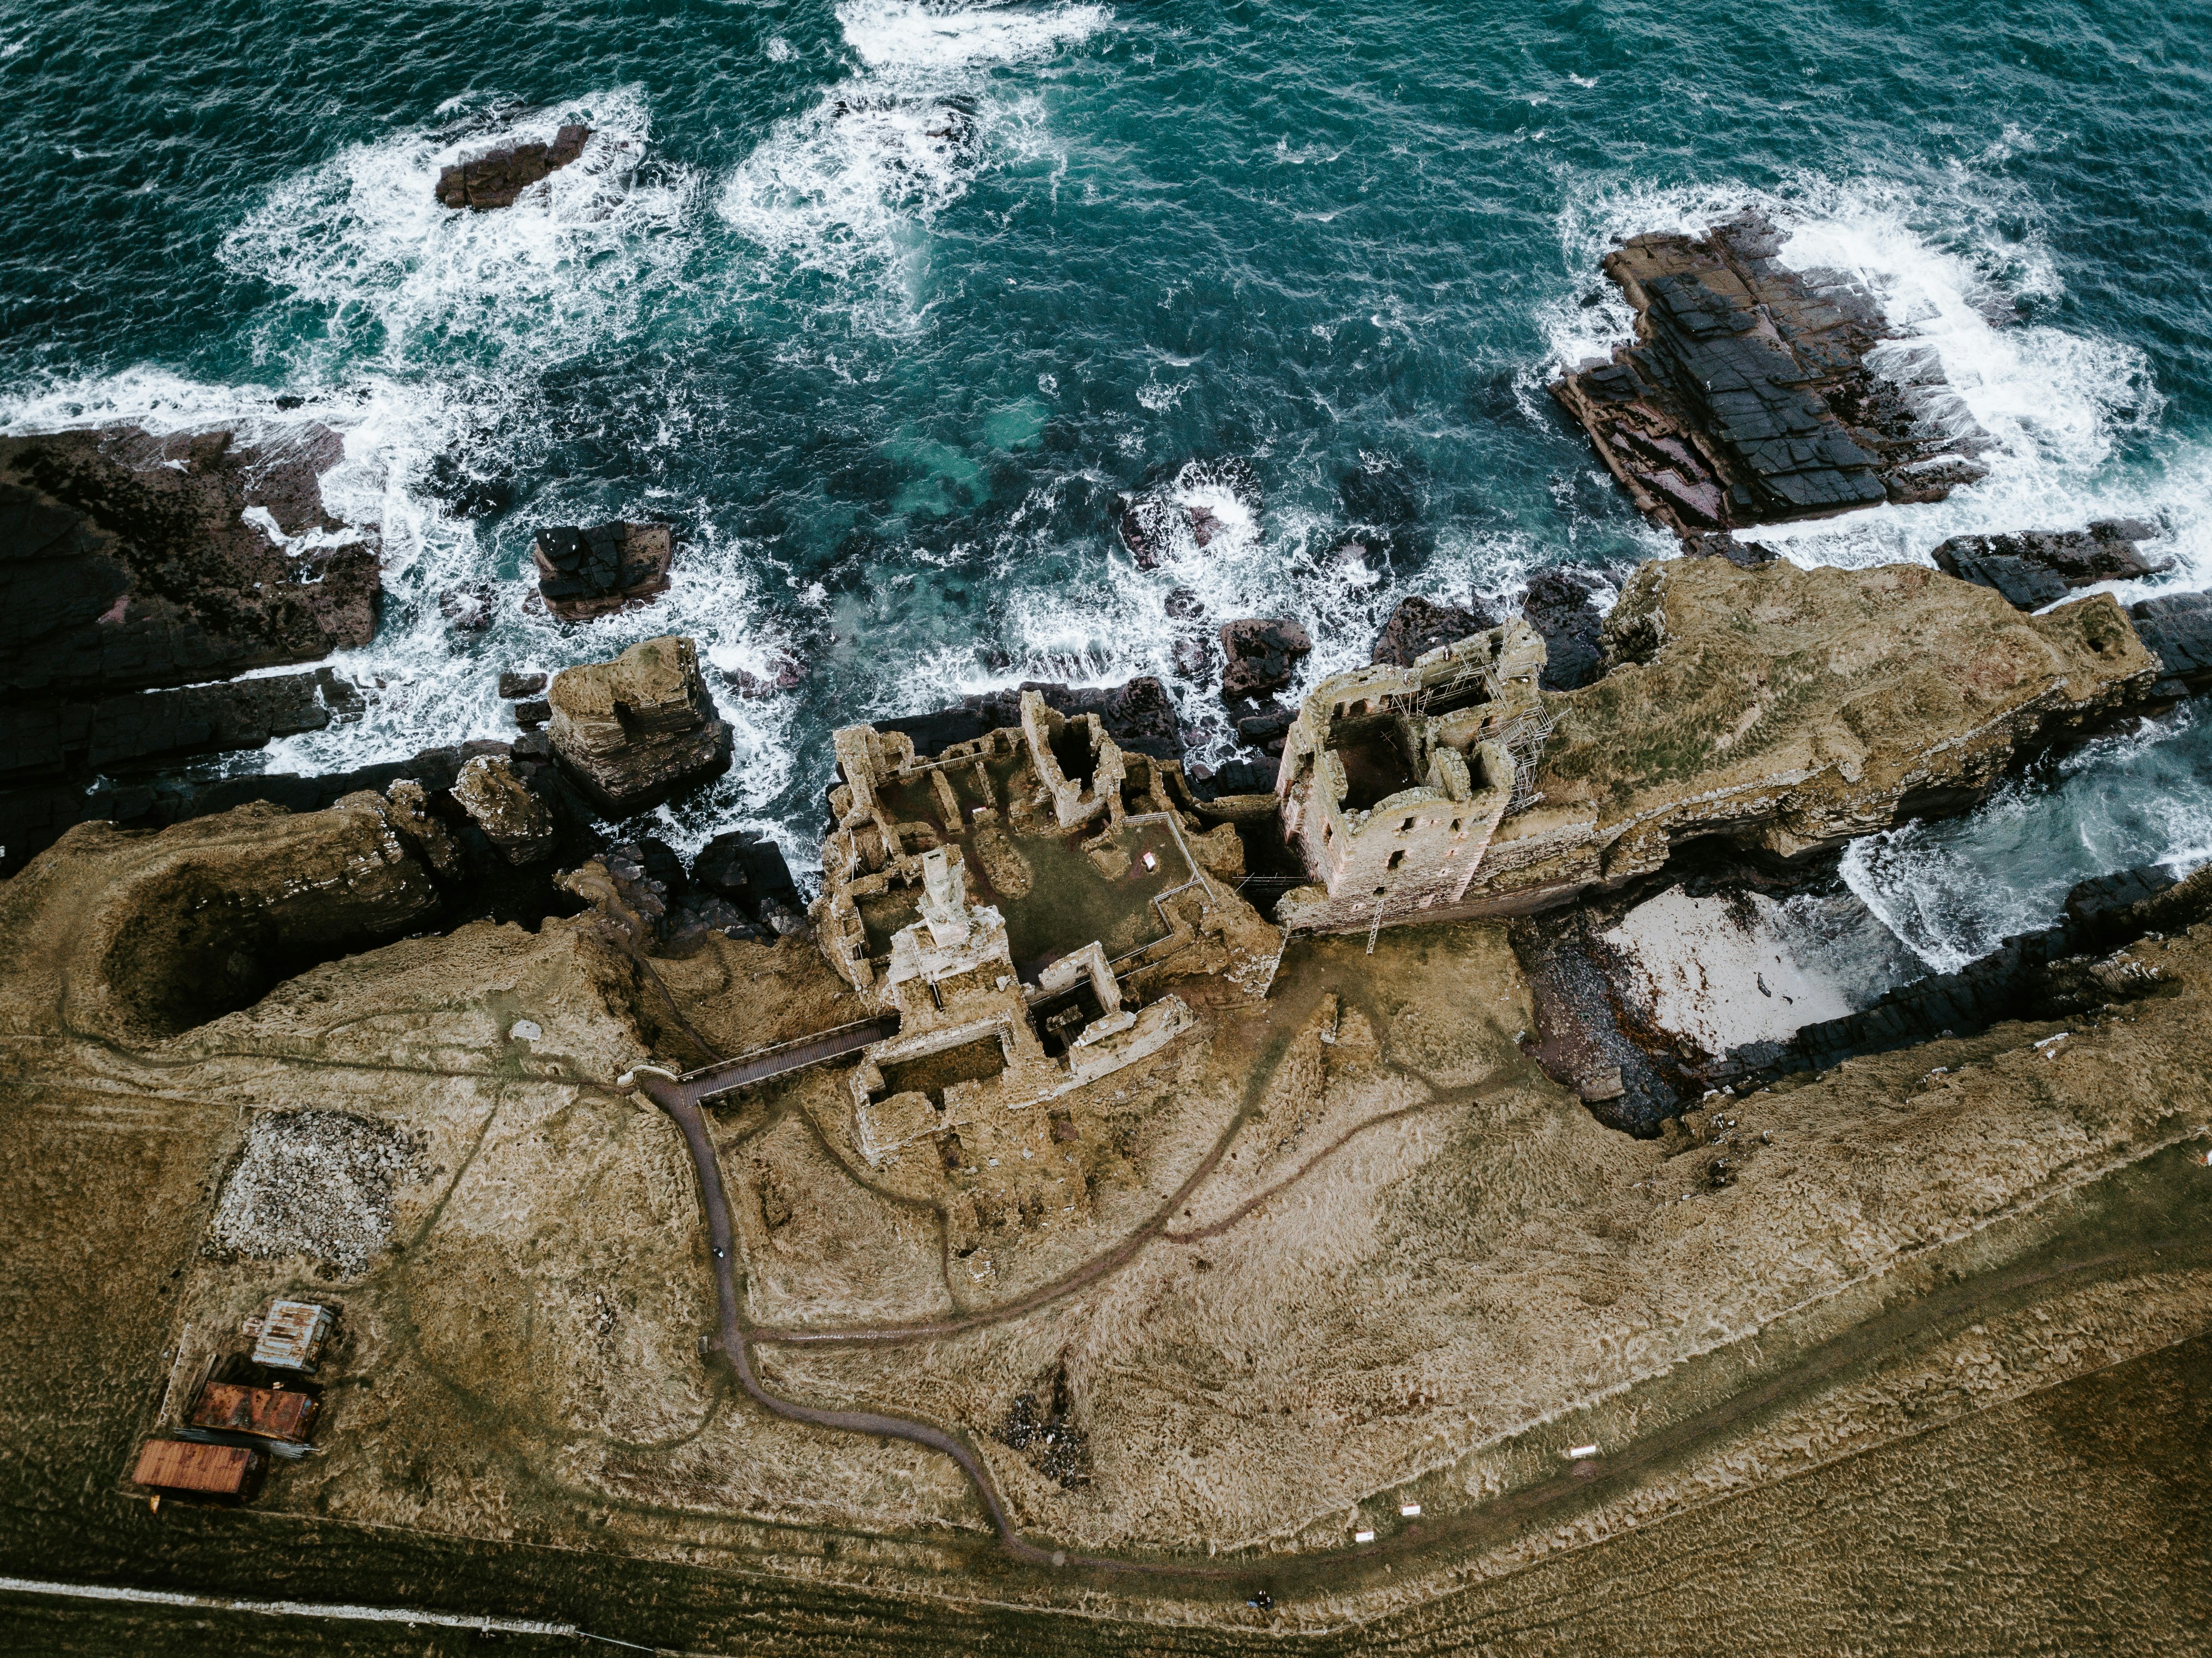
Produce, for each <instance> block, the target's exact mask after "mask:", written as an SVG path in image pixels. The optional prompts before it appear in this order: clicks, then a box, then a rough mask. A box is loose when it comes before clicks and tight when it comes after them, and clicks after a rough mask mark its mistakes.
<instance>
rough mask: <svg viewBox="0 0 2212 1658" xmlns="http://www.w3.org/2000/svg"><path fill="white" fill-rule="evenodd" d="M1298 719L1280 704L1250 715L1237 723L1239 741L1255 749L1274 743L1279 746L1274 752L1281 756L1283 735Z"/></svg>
mask: <svg viewBox="0 0 2212 1658" xmlns="http://www.w3.org/2000/svg"><path fill="white" fill-rule="evenodd" d="M1294 720H1297V714H1296V713H1294V712H1293V711H1292V710H1291V709H1289V708H1283V707H1282V706H1280V705H1279V704H1278V705H1277V706H1276V707H1274V708H1263V709H1261V711H1260V712H1259V713H1258V714H1246V715H1245V716H1244V717H1243V719H1241V720H1238V721H1237V741H1238V742H1240V743H1243V744H1246V745H1247V746H1249V747H1251V748H1255V749H1260V748H1265V747H1267V744H1270V743H1273V744H1276V745H1277V746H1276V748H1275V750H1274V751H1275V752H1276V753H1277V754H1280V753H1281V752H1282V748H1281V742H1282V738H1283V734H1284V733H1285V732H1287V731H1289V730H1290V728H1291V723H1292V722H1293V721H1294Z"/></svg>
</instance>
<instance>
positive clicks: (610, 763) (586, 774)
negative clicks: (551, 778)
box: [546, 635, 731, 817]
mask: <svg viewBox="0 0 2212 1658" xmlns="http://www.w3.org/2000/svg"><path fill="white" fill-rule="evenodd" d="M546 700H547V701H549V702H550V703H551V705H552V709H553V718H552V722H551V726H550V730H549V731H548V732H547V735H548V736H549V737H550V738H551V739H552V744H553V751H554V753H555V754H556V755H558V756H560V759H561V763H562V765H563V766H564V767H566V768H568V773H569V775H570V776H571V777H573V778H574V780H575V782H576V785H577V786H578V787H579V788H580V789H581V790H582V791H583V793H584V794H585V797H586V799H590V800H591V801H592V802H593V803H594V804H595V805H598V806H599V809H600V810H601V811H604V812H605V814H606V815H607V816H608V817H627V816H629V814H630V813H632V812H635V811H643V810H644V809H645V808H646V807H647V806H652V805H659V803H660V802H661V801H663V800H665V799H670V798H671V797H672V796H674V795H676V794H678V793H682V792H683V791H684V790H685V789H687V788H689V787H690V786H693V785H694V784H696V783H700V782H703V781H704V780H706V779H708V778H709V777H717V776H720V774H722V773H724V772H726V771H727V770H728V769H729V768H730V750H731V732H730V727H729V724H728V722H727V721H726V720H723V718H722V717H721V715H720V713H719V712H718V711H717V710H716V708H715V707H714V697H713V696H712V695H709V694H708V689H707V683H706V681H705V680H704V679H702V678H701V677H700V674H699V647H697V646H696V645H695V644H694V643H693V642H692V641H690V640H688V639H684V638H682V637H680V636H678V635H665V636H664V637H662V638H659V639H648V640H646V641H642V642H641V643H639V644H635V645H633V646H631V647H629V649H628V650H626V651H624V652H623V653H622V654H621V655H620V656H618V657H617V658H616V659H614V660H613V661H611V662H598V663H589V664H586V665H583V666H580V667H574V668H564V669H562V671H560V672H559V673H557V674H555V675H554V676H553V683H552V684H551V685H550V686H549V687H548V688H547V689H546Z"/></svg>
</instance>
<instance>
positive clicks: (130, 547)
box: [0, 426, 382, 699]
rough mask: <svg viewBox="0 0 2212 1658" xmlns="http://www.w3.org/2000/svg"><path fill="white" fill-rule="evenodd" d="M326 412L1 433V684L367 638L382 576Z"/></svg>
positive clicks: (104, 685)
mask: <svg viewBox="0 0 2212 1658" xmlns="http://www.w3.org/2000/svg"><path fill="white" fill-rule="evenodd" d="M342 453H343V444H342V442H341V441H340V440H339V438H338V435H337V434H336V433H335V432H332V431H331V430H329V429H328V428H325V427H319V426H317V427H310V428H306V429H305V430H304V431H301V432H296V433H292V434H286V435H283V436H281V437H276V438H271V439H269V440H265V441H259V442H254V443H241V442H239V441H237V440H236V439H235V438H234V434H232V433H230V432H228V431H214V432H202V433H197V434H179V435H176V436H173V437H166V438H155V437H150V436H149V435H148V434H146V433H144V432H143V431H140V430H138V429H137V428H135V427H110V428H106V429H104V430H101V431H97V432H59V433H53V434H47V435H44V436H39V437H21V438H0V601H4V602H0V697H7V698H10V699H15V698H19V697H21V696H24V695H29V694H32V693H37V694H40V695H53V694H57V693H59V694H67V693H70V692H84V691H97V692H112V691H118V690H135V689H143V688H145V687H149V686H156V685H177V684H184V683H191V682H196V681H201V680H208V679H216V678H222V677H226V676H228V675H231V674H236V673H240V672H243V671H246V670H247V669H249V668H266V667H274V666H276V665H281V664H284V663H289V662H313V661H315V660H317V659H319V658H322V657H325V656H328V655H329V654H330V653H331V652H332V651H335V650H343V649H349V648H352V647H359V646H362V645H366V644H368V641H369V639H370V637H371V636H372V635H374V633H375V631H376V609H377V602H378V599H379V597H380V594H381V592H382V581H381V579H380V574H379V571H378V568H377V557H376V553H375V551H374V550H373V549H372V548H371V547H369V546H368V544H366V543H365V542H364V541H362V540H354V541H346V542H343V543H341V544H334V545H327V546H315V547H309V548H305V549H303V550H301V551H299V552H297V553H289V552H287V551H286V550H285V549H284V548H283V547H282V546H280V545H279V544H277V543H276V541H274V540H272V539H271V538H270V535H269V534H268V532H267V531H266V530H265V529H264V528H263V527H262V526H261V525H258V524H255V523H250V522H248V521H246V517H245V514H246V512H247V511H248V510H250V509H254V508H258V509H259V510H260V511H262V512H264V513H267V514H268V515H269V519H270V521H271V522H273V523H274V524H275V525H276V527H277V529H278V530H279V531H281V532H282V533H283V534H284V535H285V536H288V537H297V536H302V535H306V534H307V533H308V532H310V531H321V532H323V536H324V537H325V538H326V537H329V536H330V535H331V534H332V533H334V532H337V531H343V530H344V529H345V527H346V526H345V525H342V524H341V523H339V522H338V521H337V519H334V518H332V517H331V516H330V514H329V513H327V512H325V510H324V507H323V503H322V491H321V487H320V484H319V478H320V477H321V475H322V473H324V472H325V471H328V470H329V469H330V468H331V466H333V465H336V464H337V460H338V459H339V458H340V457H341V455H342Z"/></svg>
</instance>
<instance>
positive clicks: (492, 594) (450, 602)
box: [438, 581, 499, 634]
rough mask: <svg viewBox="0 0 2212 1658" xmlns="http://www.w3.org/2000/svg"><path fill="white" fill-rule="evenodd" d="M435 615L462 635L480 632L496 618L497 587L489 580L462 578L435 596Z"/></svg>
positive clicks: (497, 613) (497, 606) (497, 608)
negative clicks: (462, 580) (439, 616)
mask: <svg viewBox="0 0 2212 1658" xmlns="http://www.w3.org/2000/svg"><path fill="white" fill-rule="evenodd" d="M438 614H439V615H441V616H444V617H445V618H446V620H447V621H448V622H450V623H453V625H454V626H455V627H456V628H459V629H460V630H461V631H462V632H463V633H465V634H480V633H483V631H484V630H485V629H488V628H489V627H490V626H491V624H492V623H494V622H495V621H496V620H497V619H498V617H499V589H498V588H496V587H495V586H492V585H491V583H489V581H465V582H463V583H462V584H461V585H460V586H458V587H448V588H447V589H446V591H445V592H441V593H440V594H439V595H438Z"/></svg>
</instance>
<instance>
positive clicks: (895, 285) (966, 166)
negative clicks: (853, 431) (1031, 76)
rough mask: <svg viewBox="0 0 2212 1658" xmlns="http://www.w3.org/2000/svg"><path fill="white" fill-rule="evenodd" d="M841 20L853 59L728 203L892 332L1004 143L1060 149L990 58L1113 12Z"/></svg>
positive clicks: (786, 123) (864, 1) (1050, 47)
mask: <svg viewBox="0 0 2212 1658" xmlns="http://www.w3.org/2000/svg"><path fill="white" fill-rule="evenodd" d="M837 19H838V22H839V24H840V25H841V27H842V29H843V31H844V35H845V40H846V43H847V46H848V48H849V49H850V51H851V52H852V54H853V56H854V58H855V59H857V60H858V64H859V68H858V70H857V71H856V72H855V73H854V74H853V75H852V76H849V77H848V78H847V79H846V80H844V81H842V82H839V83H838V84H836V86H833V87H831V88H829V89H827V90H826V91H824V92H823V94H821V96H820V97H819V98H818V99H817V100H816V101H815V103H814V104H813V105H812V106H810V107H809V108H807V109H805V110H804V111H801V112H799V113H797V114H794V115H791V116H787V117H786V118H784V119H782V120H781V121H778V122H777V123H776V124H775V126H774V127H773V128H772V129H771V130H770V131H769V134H768V136H767V137H764V138H763V140H762V141H761V142H760V143H759V144H758V145H757V147H756V148H755V149H754V150H753V151H752V153H751V154H750V155H748V156H747V157H746V158H745V159H744V161H742V162H740V163H739V164H738V167H736V168H735V169H734V170H733V171H732V173H731V174H730V176H729V178H728V179H727V181H726V183H725V184H724V185H723V187H722V190H721V193H720V202H719V208H720V214H721V216H722V218H723V219H724V220H725V221H726V222H728V223H729V225H730V226H731V227H732V228H733V229H735V230H736V231H737V232H738V234H741V235H743V236H744V237H745V238H746V239H747V240H750V241H751V242H752V243H753V244H755V245H756V246H758V247H759V248H760V249H761V250H762V251H763V252H764V253H766V254H767V256H768V257H769V260H770V261H771V262H772V263H773V264H775V266H777V267H778V268H779V269H780V270H781V271H783V272H785V273H798V272H811V273H816V274H818V275H821V276H827V277H829V278H831V279H833V280H835V281H836V282H841V283H843V284H846V285H847V286H848V288H849V289H850V290H851V292H850V301H851V304H852V307H853V315H854V320H855V321H856V323H858V324H859V325H861V326H864V327H868V328H872V329H877V330H882V331H898V330H901V329H904V328H910V327H912V326H914V325H915V322H916V320H917V313H918V308H919V303H920V301H919V273H918V270H917V269H916V267H917V265H918V264H919V263H920V262H921V259H922V258H923V256H924V252H925V248H926V243H925V240H924V236H925V234H926V233H927V230H928V228H929V227H930V225H931V224H932V223H933V222H934V221H935V219H936V218H937V216H939V214H940V213H942V212H943V211H944V210H945V209H946V208H948V207H950V206H951V204H952V203H955V202H957V201H958V200H959V199H960V198H961V197H963V196H965V195H966V194H967V193H968V191H969V186H970V185H971V184H972V183H973V181H974V179H975V176H976V174H977V173H979V172H980V171H981V169H982V168H983V167H985V166H987V164H988V163H989V161H990V158H991V157H992V156H993V155H994V153H997V152H1000V151H1006V152H1009V153H1012V154H1013V155H1036V154H1037V153H1039V152H1040V151H1042V150H1044V149H1048V148H1049V142H1048V140H1047V139H1045V138H1044V137H1042V134H1041V131H1040V127H1041V123H1042V116H1041V115H1040V113H1039V111H1038V107H1037V104H1036V99H1035V96H1034V94H1024V95H1018V96H1016V97H1013V98H1011V99H1009V98H1008V97H1006V95H1004V94H1003V93H1002V92H1001V90H1000V88H998V86H997V85H996V82H995V80H994V74H993V71H994V70H998V69H1000V68H1002V67H1003V66H1005V65H1006V64H1014V63H1020V62H1034V61H1035V60H1038V59H1043V58H1050V57H1052V56H1053V55H1054V54H1055V53H1057V52H1060V51H1061V50H1063V49H1065V48H1066V47H1068V46H1074V45H1078V44H1079V43H1080V42H1082V41H1084V40H1086V39H1089V38H1090V37H1091V35H1093V34H1095V33H1097V32H1098V31H1099V30H1100V29H1102V28H1103V27H1106V26H1107V24H1108V22H1109V21H1110V14H1109V13H1108V12H1107V10H1106V9H1104V8H1103V7H1100V6H1094V5H1069V6H1060V7H1057V8H1051V9H1039V10H1029V9H1014V8H990V7H973V8H951V9H948V8H941V7H935V6H929V5H923V4H918V3H915V0H848V3H846V4H843V5H841V6H840V7H839V8H838V9H837Z"/></svg>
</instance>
